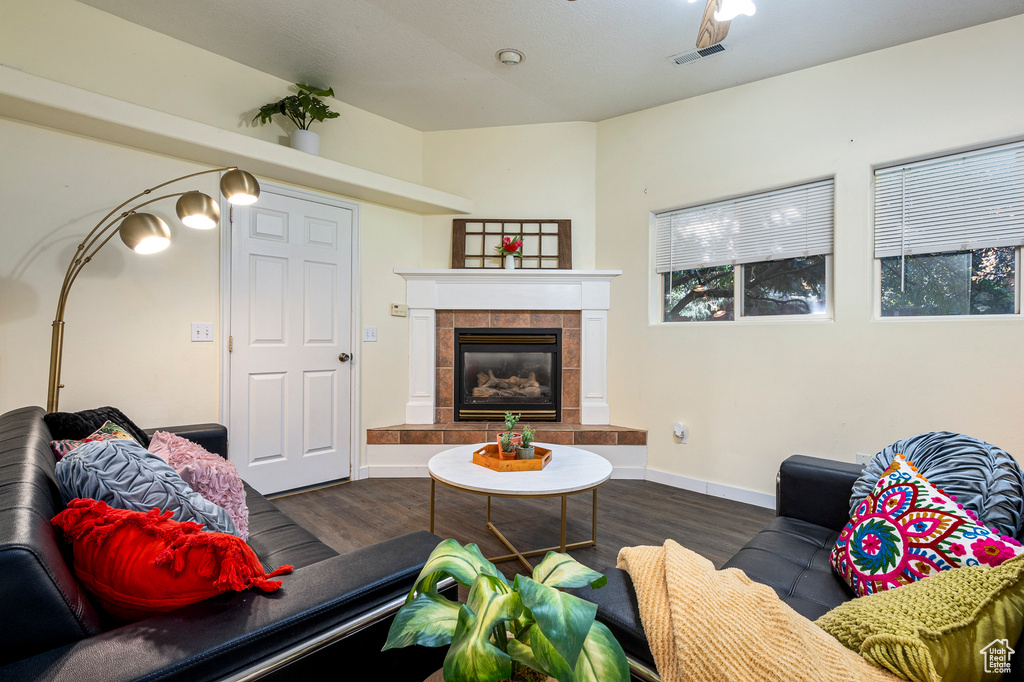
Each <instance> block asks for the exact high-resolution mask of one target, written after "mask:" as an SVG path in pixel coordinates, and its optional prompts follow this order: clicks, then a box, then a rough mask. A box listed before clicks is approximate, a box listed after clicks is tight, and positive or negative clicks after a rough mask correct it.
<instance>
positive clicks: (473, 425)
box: [360, 269, 647, 478]
mask: <svg viewBox="0 0 1024 682" xmlns="http://www.w3.org/2000/svg"><path fill="white" fill-rule="evenodd" d="M395 272H396V273H397V274H399V275H401V276H402V277H404V278H405V280H406V303H407V305H408V306H409V394H408V396H407V402H406V409H405V417H406V418H405V421H406V423H405V424H398V425H394V426H384V427H377V428H370V429H367V434H366V435H367V470H366V471H364V472H361V473H360V478H362V477H363V476H365V475H369V476H374V477H376V476H416V475H426V460H427V459H429V458H430V457H431V456H433V455H434V454H437V453H438V452H440V451H442V450H444V449H447V448H450V447H452V446H453V445H455V444H462V443H469V442H481V441H489V440H492V438H491V436H492V434H494V435H496V430H497V429H499V428H501V426H502V425H500V424H498V423H495V422H455V421H454V415H453V398H454V389H455V369H454V367H455V362H454V350H455V338H454V334H455V329H456V328H462V327H470V328H484V327H487V328H492V329H496V328H497V329H500V328H558V329H561V330H562V374H561V383H562V421H561V422H558V423H553V422H536V423H533V424H531V426H533V427H535V428H536V429H537V437H538V438H537V439H538V441H540V442H551V443H561V444H564V445H577V446H581V447H585V448H586V449H588V450H591V451H594V452H597V453H598V454H601V455H602V456H604V457H606V458H607V459H608V460H609V461H611V463H612V466H613V467H615V474H614V475H615V477H616V478H643V477H644V468H645V465H646V460H647V432H646V431H644V430H642V429H633V428H627V427H619V426H611V425H610V424H609V408H608V396H607V338H608V308H609V305H610V303H611V282H612V280H613V279H614V278H615V277H617V276H618V275H620V274H621V271H619V270H497V269H495V270H396V271H395Z"/></svg>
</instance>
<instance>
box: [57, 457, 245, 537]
mask: <svg viewBox="0 0 1024 682" xmlns="http://www.w3.org/2000/svg"><path fill="white" fill-rule="evenodd" d="M57 486H58V487H59V488H60V495H61V497H62V498H63V499H64V504H67V503H68V502H70V501H71V500H73V499H75V498H76V497H85V498H91V499H93V500H101V501H103V502H106V503H107V504H109V505H110V506H111V507H116V508H118V509H129V510H132V511H141V512H148V511H149V510H150V509H153V508H154V507H156V508H157V509H159V510H160V511H170V512H172V516H171V518H173V519H174V520H175V521H194V522H195V523H201V524H203V526H205V529H206V530H208V531H214V532H218V533H231V534H232V535H238V531H237V530H236V529H235V524H234V523H232V521H231V517H230V516H228V513H227V512H226V511H225V510H224V508H223V507H219V506H217V505H216V504H214V503H213V502H210V501H209V500H207V499H205V498H204V497H203V496H202V495H200V494H199V493H197V492H194V491H193V490H192V489H191V488H190V487H189V486H188V484H187V483H185V481H183V480H182V479H181V476H179V475H178V473H177V472H176V471H174V469H173V468H172V467H171V466H170V465H169V464H168V463H167V462H165V461H163V460H162V459H160V458H159V457H157V456H156V455H154V454H153V453H151V452H148V451H147V450H146V449H145V448H144V447H142V446H141V445H139V444H138V443H136V442H134V441H128V440H106V441H95V442H91V443H86V444H85V445H83V446H81V447H79V448H76V449H75V450H73V451H72V452H71V453H70V454H68V455H66V456H65V457H64V458H63V459H61V460H60V461H59V462H57Z"/></svg>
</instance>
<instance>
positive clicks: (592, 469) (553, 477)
mask: <svg viewBox="0 0 1024 682" xmlns="http://www.w3.org/2000/svg"><path fill="white" fill-rule="evenodd" d="M483 445H484V444H483V443H476V444H473V445H460V446H459V447H456V448H452V449H451V450H445V451H444V452H440V453H438V454H436V455H434V456H433V457H431V458H430V461H429V462H427V470H428V471H429V472H430V532H431V533H433V532H434V491H435V485H436V484H437V483H441V484H442V485H446V486H448V487H449V488H454V489H455V490H463V491H465V492H468V493H473V494H475V495H486V496H487V528H488V529H490V531H491V532H492V533H494V534H495V535H496V536H497V538H498V539H499V540H500V541H501V542H502V544H504V545H505V546H506V547H507V548H508V549H509V551H510V552H512V554H505V555H502V556H498V557H493V558H490V559H489V560H490V561H493V562H502V561H512V560H513V559H518V560H519V561H521V562H522V563H523V565H524V566H526V568H527V570H533V564H531V563H530V562H529V561H527V560H526V557H528V556H535V555H538V554H547V553H548V552H549V551H551V550H556V549H557V550H558V551H560V552H565V551H566V550H567V549H578V548H580V547H592V546H594V545H596V544H597V489H598V487H600V486H601V485H602V484H603V483H604V482H605V481H607V480H608V479H609V478H610V477H611V475H612V465H611V463H609V462H608V460H606V459H605V458H604V457H601V456H600V455H596V454H594V453H593V452H588V451H586V450H580V449H579V448H573V447H569V446H568V445H551V444H548V443H537V445H539V446H540V447H544V448H548V449H549V450H551V462H550V463H549V464H548V465H547V466H546V467H544V468H543V469H541V470H539V471H494V470H492V469H488V468H487V467H484V466H480V465H479V464H474V463H473V452H474V451H475V450H478V449H479V448H480V447H481V446H483ZM588 490H590V491H593V494H594V503H593V519H592V526H591V527H592V533H591V539H590V540H584V541H582V542H573V543H569V544H566V542H565V507H566V498H567V497H568V496H569V495H575V494H578V493H584V492H587V491H588ZM492 497H561V498H562V525H561V534H560V544H559V546H558V547H545V548H544V549H534V550H529V551H525V552H521V551H519V550H518V549H516V548H515V547H514V546H512V543H511V542H509V541H508V539H507V538H506V537H505V536H504V535H502V533H501V531H499V530H498V529H497V528H496V527H495V526H494V524H493V523H491V498H492Z"/></svg>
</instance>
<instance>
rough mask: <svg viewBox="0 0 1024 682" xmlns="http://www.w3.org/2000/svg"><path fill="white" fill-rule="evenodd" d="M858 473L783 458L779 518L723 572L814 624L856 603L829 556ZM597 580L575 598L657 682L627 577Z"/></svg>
mask: <svg viewBox="0 0 1024 682" xmlns="http://www.w3.org/2000/svg"><path fill="white" fill-rule="evenodd" d="M860 473H861V467H860V465H856V464H847V463H844V462H834V461H832V460H827V459H820V458H818V457H807V456H804V455H794V456H792V457H790V458H788V459H787V460H786V461H784V462H783V463H782V466H781V467H780V468H779V474H778V477H777V479H776V513H777V515H776V517H775V518H774V519H772V521H771V522H770V523H769V524H768V525H767V526H766V527H765V528H764V530H762V531H761V532H760V533H758V534H757V535H756V536H754V538H753V539H752V540H751V541H750V542H748V543H747V544H746V545H744V547H743V548H742V549H740V551H739V552H737V553H736V554H735V555H734V556H733V557H732V558H731V559H729V561H727V562H726V563H725V565H724V566H723V568H739V569H741V570H743V571H744V572H745V573H746V574H747V575H748V576H749V577H750V578H751V579H752V580H755V581H757V582H759V583H762V584H764V585H768V586H769V587H771V588H773V589H774V590H775V591H776V592H777V593H778V595H779V597H780V598H781V599H782V601H784V602H786V603H787V604H788V605H789V606H791V607H792V608H793V610H794V611H796V612H797V613H799V614H801V615H803V616H806V617H807V618H809V619H811V620H815V619H817V618H818V617H819V616H821V615H823V614H825V613H826V612H828V611H830V610H831V609H833V608H835V607H836V606H839V605H840V604H842V603H843V602H846V601H848V600H850V599H853V598H854V594H853V592H852V591H851V590H850V588H849V587H848V586H847V585H846V583H845V582H843V580H842V579H841V578H840V577H839V576H838V575H836V573H834V572H833V570H832V566H831V564H830V563H829V555H830V553H831V551H832V547H833V545H834V544H835V542H836V540H837V539H838V537H839V533H840V531H842V529H843V527H844V526H845V525H846V523H847V521H849V518H850V495H851V494H852V492H853V484H854V482H855V481H856V480H857V478H858V477H859V476H860ZM598 570H602V569H598ZM602 572H603V573H604V574H605V575H606V576H607V577H608V584H607V585H606V586H605V587H603V588H601V589H599V590H591V589H589V588H583V589H579V590H572V592H574V593H575V594H577V595H578V596H580V597H582V598H584V599H589V600H590V601H592V602H596V603H597V605H598V613H597V618H598V620H600V621H601V622H603V623H604V624H605V625H607V626H608V629H610V630H611V631H612V633H613V634H614V635H615V637H616V638H617V639H618V640H619V642H620V643H621V644H622V648H623V649H624V650H625V651H626V656H627V657H628V658H629V663H630V670H631V672H632V675H633V678H634V679H639V680H646V681H650V682H654V681H657V680H659V679H660V678H659V677H658V675H657V673H656V672H655V666H654V659H653V657H652V656H651V650H650V648H649V647H648V645H647V638H646V637H645V636H644V629H643V624H642V623H641V621H640V611H639V608H638V606H637V600H636V593H635V592H634V591H633V586H632V583H631V582H630V580H629V575H628V574H627V573H626V572H625V571H621V570H619V569H617V568H608V569H603V570H602ZM1021 646H1024V637H1022V638H1021V641H1019V642H1018V643H1017V644H1016V645H1015V646H1014V649H1015V650H1016V651H1024V649H1021V648H1020V647H1021ZM1021 658H1024V657H1018V656H1014V657H1013V658H1012V659H1011V666H1012V667H1011V672H1010V673H1009V674H1008V675H1006V676H1005V677H1004V680H1015V681H1016V680H1024V674H1022V671H1021V668H1022V666H1021V664H1020V659H1021Z"/></svg>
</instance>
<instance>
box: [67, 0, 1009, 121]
mask: <svg viewBox="0 0 1024 682" xmlns="http://www.w3.org/2000/svg"><path fill="white" fill-rule="evenodd" d="M81 1H82V2H84V3H85V4H88V5H91V6H93V7H96V8H99V9H101V10H104V11H107V12H110V13H112V14H115V15H117V16H120V17H123V18H125V19H127V20H129V21H132V22H134V23H137V24H141V25H142V26H146V27H148V28H151V29H153V30H156V31H159V32H160V33H165V34H167V35H169V36H173V37H174V38H177V39H179V40H182V41H185V42H187V43H191V44H193V45H196V46H198V47H201V48H203V49H206V50H209V51H211V52H215V53H217V54H220V55H223V56H225V57H228V58H230V59H233V60H235V61H238V62H241V63H242V64H246V65H248V66H251V67H253V68H256V69H259V70H260V71H265V72H267V73H271V74H274V75H276V76H279V77H281V78H284V79H286V80H289V81H293V82H300V83H303V82H304V83H311V84H314V85H330V86H333V87H334V90H335V92H336V93H337V95H338V98H339V99H341V100H343V101H345V102H348V103H349V104H352V105H354V106H357V107H359V108H361V109H365V110H368V111H371V112H374V113H376V114H380V115H381V116H385V117H387V118H389V119H391V120H393V121H398V122H400V123H404V124H406V125H408V126H411V127H413V128H416V129H418V130H424V131H426V130H448V129H458V128H476V127H486V126H499V125H516V124H524V123H548V122H553V121H600V120H603V119H606V118H611V117H613V116H618V115H621V114H625V113H629V112H632V111H638V110H641V109H646V108H649V107H652V106H656V105H659V104H664V103H667V102H672V101H675V100H680V99H684V98H687V97H693V96H695V95H700V94H704V93H707V92H711V91H714V90H720V89H723V88H727V87H730V86H733V85H738V84H741V83H749V82H751V81H755V80H759V79H762V78H767V77H769V76H774V75H778V74H781V73H787V72H790V71H795V70H798V69H803V68H807V67H809V66H814V65H817V64H823V63H826V62H830V61H834V60H837V59H843V58H845V57H850V56H853V55H857V54H862V53H865V52H871V51H873V50H879V49H882V48H886V47H891V46H893V45H898V44H901V43H906V42H910V41H913V40H919V39H921V38H926V37H929V36H933V35H938V34H940V33H946V32H949V31H954V30H957V29H960V28H965V27H968V26H973V25H976V24H982V23H985V22H989V21H994V20H997V19H1002V18H1005V17H1009V16H1012V15H1016V14H1022V13H1024V0H755V3H756V5H757V13H756V14H755V15H754V16H752V17H746V16H740V17H737V18H736V19H735V20H733V22H732V26H731V29H730V32H729V36H728V38H726V39H725V41H724V45H725V46H726V47H727V48H728V49H727V51H726V52H723V53H721V54H717V55H714V56H712V57H709V58H706V59H702V60H700V61H698V62H695V63H693V64H688V65H684V66H676V65H675V64H673V63H672V62H670V61H668V59H667V58H668V57H670V56H672V55H674V54H677V53H679V52H684V51H687V50H690V49H692V48H693V47H694V42H695V40H696V36H697V29H698V26H699V24H700V19H701V15H702V13H703V9H704V0H698V2H696V3H694V4H689V3H687V2H686V1H685V0H575V1H573V2H570V1H568V0H288V1H286V2H282V1H281V0H173V1H168V0H81ZM505 47H513V48H517V49H519V50H521V51H523V52H524V53H525V54H526V60H525V61H524V62H523V63H521V64H519V65H518V66H514V67H509V66H505V65H503V64H500V63H499V62H498V61H497V60H496V59H495V56H494V54H495V52H496V51H497V50H499V49H501V48H505ZM283 94H285V93H282V95H283Z"/></svg>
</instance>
